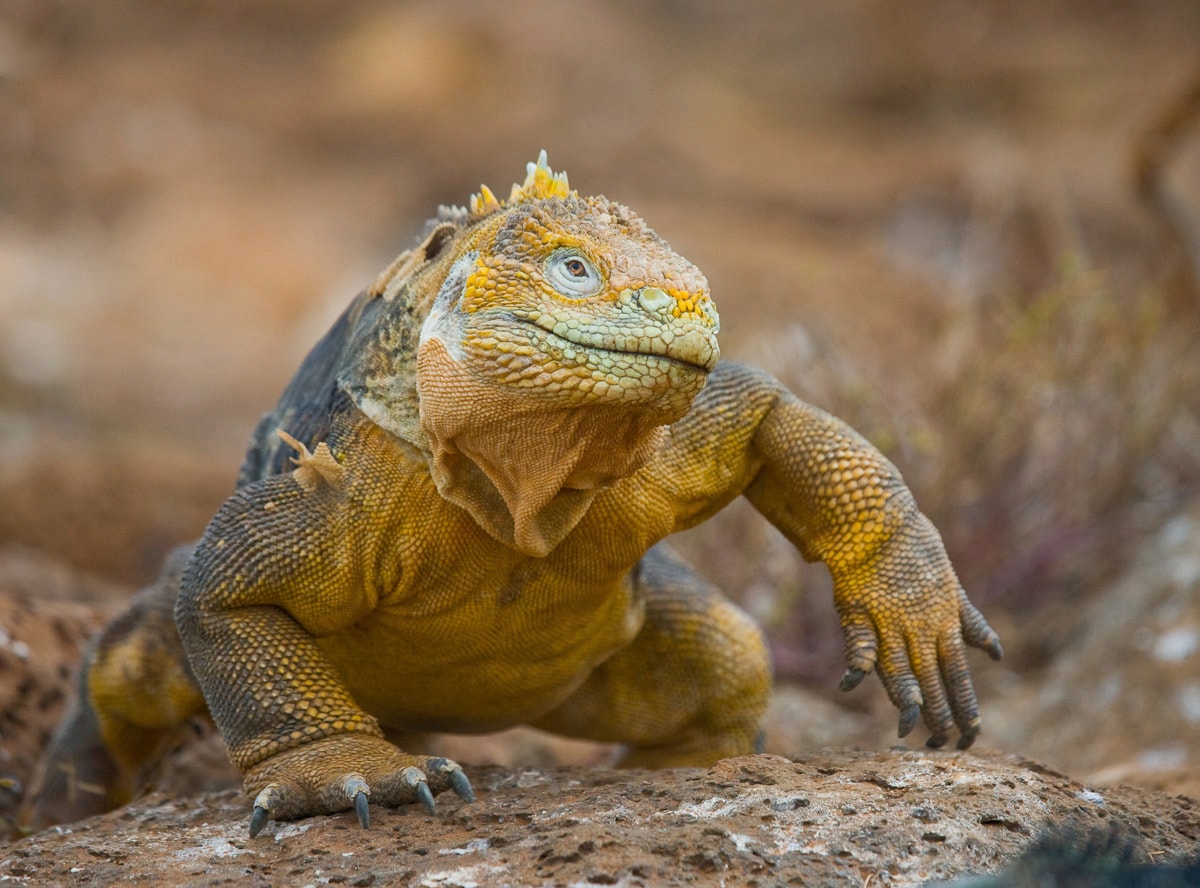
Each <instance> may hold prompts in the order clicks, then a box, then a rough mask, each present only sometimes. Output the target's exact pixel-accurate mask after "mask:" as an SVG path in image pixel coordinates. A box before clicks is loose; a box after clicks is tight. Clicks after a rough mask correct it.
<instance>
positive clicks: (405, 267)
mask: <svg viewBox="0 0 1200 888" xmlns="http://www.w3.org/2000/svg"><path fill="white" fill-rule="evenodd" d="M457 233H458V226H457V225H455V224H454V223H453V222H438V223H437V224H435V225H434V226H433V227H432V228H430V229H429V231H428V232H427V233H426V234H425V239H424V240H423V241H421V243H420V244H418V245H417V246H415V247H413V248H412V249H411V250H405V251H404V252H403V253H401V254H400V255H399V256H397V257H396V258H395V260H394V261H393V262H392V264H391V265H389V266H388V267H387V268H385V269H384V270H383V274H381V275H380V276H379V277H377V278H376V279H375V283H373V284H372V285H371V289H370V293H371V298H372V299H374V298H375V297H377V296H383V297H384V298H385V299H391V298H393V297H394V296H395V295H396V294H397V293H399V292H400V288H401V287H403V286H404V285H405V284H406V283H408V281H409V279H410V278H412V276H413V275H414V274H416V273H417V271H418V270H419V269H420V268H421V267H422V266H424V265H425V264H426V263H427V262H429V261H430V260H432V259H433V258H434V257H435V256H437V255H438V254H439V253H441V252H442V250H443V249H444V248H445V246H446V244H448V243H450V241H451V240H452V239H453V238H454V235H455V234H457Z"/></svg>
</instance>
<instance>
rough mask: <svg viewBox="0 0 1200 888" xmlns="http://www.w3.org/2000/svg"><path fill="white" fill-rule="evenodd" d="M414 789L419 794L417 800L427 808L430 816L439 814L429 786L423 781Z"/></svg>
mask: <svg viewBox="0 0 1200 888" xmlns="http://www.w3.org/2000/svg"><path fill="white" fill-rule="evenodd" d="M414 789H415V790H416V792H417V798H418V799H420V800H421V804H422V805H424V806H425V810H427V811H428V812H429V813H430V814H436V813H437V805H435V804H434V803H433V793H432V792H430V791H429V784H428V783H426V782H425V781H424V780H422V781H421V782H420V783H418V784H417V785H416V786H415V787H414Z"/></svg>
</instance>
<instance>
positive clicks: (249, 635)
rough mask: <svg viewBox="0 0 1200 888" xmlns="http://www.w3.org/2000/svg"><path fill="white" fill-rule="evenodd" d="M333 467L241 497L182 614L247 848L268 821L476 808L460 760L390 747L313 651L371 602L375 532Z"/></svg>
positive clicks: (186, 591) (190, 583) (187, 581)
mask: <svg viewBox="0 0 1200 888" xmlns="http://www.w3.org/2000/svg"><path fill="white" fill-rule="evenodd" d="M305 453H307V452H305ZM325 455H326V456H327V457H328V459H330V460H333V457H332V456H331V455H329V454H328V451H326V452H325ZM313 458H314V457H312V456H311V455H307V459H309V460H311V459H313ZM309 467H310V468H314V471H315V467H311V466H309ZM304 468H305V462H304V460H303V459H302V460H301V470H303V469H304ZM327 468H328V469H329V470H330V472H329V473H328V477H324V478H323V479H321V478H317V477H315V476H310V475H305V474H303V472H302V471H301V470H298V471H297V473H294V474H293V475H283V476H277V477H274V478H270V479H267V480H266V481H262V482H259V483H257V484H253V485H250V486H248V487H244V488H242V489H241V490H239V491H238V492H237V493H235V494H234V496H233V497H231V498H230V499H229V500H228V501H227V502H226V503H225V505H224V506H223V507H222V509H221V511H220V512H218V514H217V516H216V517H215V518H214V519H213V521H212V523H211V524H210V525H209V527H208V529H207V530H206V531H205V535H204V538H203V539H202V540H201V542H200V544H199V545H198V546H197V548H196V551H195V553H194V554H193V556H192V559H191V561H190V562H189V565H188V568H187V570H186V571H185V573H184V577H183V583H182V588H181V591H180V595H179V599H178V602H177V605H176V611H175V618H176V623H177V625H178V627H179V631H180V637H181V638H182V639H183V643H184V648H185V650H186V651H187V654H188V661H189V663H190V665H191V668H192V670H193V672H194V674H195V676H196V680H197V682H198V683H199V684H200V687H201V689H202V690H203V691H204V696H205V699H206V701H207V702H208V705H209V709H210V711H211V712H212V715H213V718H214V720H215V721H216V722H217V726H218V727H219V728H220V729H221V735H222V737H223V739H224V741H225V744H226V747H227V748H228V751H229V757H230V759H231V760H232V761H233V763H234V764H235V765H236V766H237V767H238V768H239V769H240V770H241V771H242V772H243V774H244V775H245V787H246V791H247V793H248V794H250V795H252V796H253V797H254V813H253V816H252V818H251V824H250V834H251V836H254V835H256V834H257V833H258V832H259V831H260V830H261V829H262V827H263V826H264V825H265V824H266V822H267V819H268V818H269V817H273V818H276V819H290V818H295V817H303V816H308V815H311V814H319V813H332V812H335V811H343V810H347V809H349V808H355V809H356V811H357V813H358V818H359V820H360V822H361V823H362V825H363V826H364V827H365V826H367V825H368V823H369V815H368V808H367V804H368V798H370V799H371V800H373V801H376V802H380V803H383V804H386V805H397V804H401V803H404V802H411V801H418V800H419V801H421V802H423V803H424V804H425V805H426V807H428V808H429V809H430V810H432V809H433V795H434V794H435V793H436V792H439V791H441V790H442V789H446V788H451V789H454V790H455V791H456V792H457V793H458V794H459V795H460V796H463V797H464V798H467V799H470V798H471V797H472V791H471V786H470V783H469V781H468V780H467V778H466V775H465V774H464V773H463V771H462V769H461V768H460V767H459V766H458V765H457V764H455V763H454V762H451V761H448V760H447V759H444V758H436V757H430V756H421V755H410V754H407V753H404V752H401V751H400V750H399V749H397V748H396V747H395V746H393V745H392V744H391V743H389V742H388V741H387V740H385V739H384V738H383V732H382V731H381V730H380V728H379V725H378V723H377V722H376V720H375V719H374V718H373V717H372V716H370V715H368V714H367V713H366V712H364V711H363V710H362V709H361V708H360V707H359V706H358V704H357V703H356V702H355V701H354V700H353V699H352V697H351V696H350V694H349V692H348V691H347V690H346V688H345V685H344V683H343V681H342V678H341V676H340V675H339V673H338V671H337V669H336V667H335V666H334V665H333V664H332V663H331V662H330V661H329V659H328V658H327V657H326V656H325V654H324V653H323V652H322V651H321V649H320V647H319V646H318V645H317V644H316V642H315V640H314V639H315V637H317V636H320V635H324V634H330V633H334V632H338V631H341V630H343V629H345V628H347V627H350V626H352V625H354V623H356V622H357V621H359V620H360V619H362V618H363V617H364V616H366V615H367V614H369V613H370V612H371V611H372V610H373V609H374V607H375V605H376V603H377V602H376V597H375V592H374V590H373V582H372V580H373V578H372V577H370V576H368V575H365V574H364V567H363V564H364V562H365V561H366V560H367V559H365V558H362V557H361V556H362V555H363V548H362V547H364V546H368V547H369V544H370V542H369V539H370V536H369V534H368V533H367V532H366V528H367V527H368V526H369V521H366V520H362V519H363V516H362V515H360V514H357V513H356V511H355V509H354V508H353V507H351V506H349V505H348V504H347V502H346V500H345V499H344V498H343V497H342V496H341V491H340V486H341V485H340V482H339V481H338V479H337V477H336V474H337V473H336V472H335V471H334V466H333V465H332V464H331V465H330V466H328V467H327ZM385 480H386V479H385ZM351 531H353V532H355V533H356V534H358V536H357V537H355V536H352V535H351Z"/></svg>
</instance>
